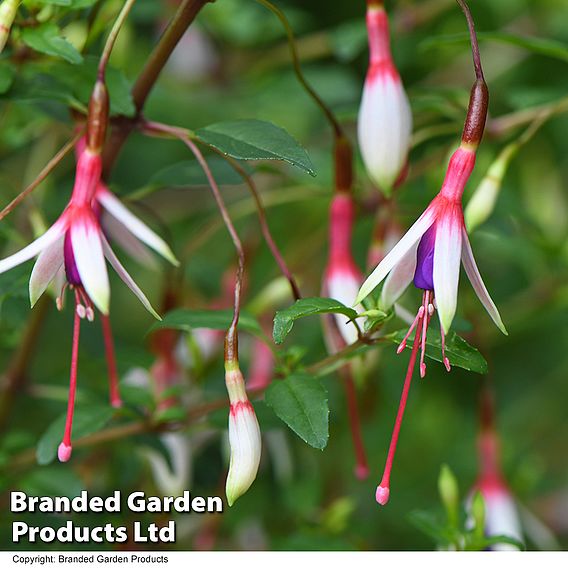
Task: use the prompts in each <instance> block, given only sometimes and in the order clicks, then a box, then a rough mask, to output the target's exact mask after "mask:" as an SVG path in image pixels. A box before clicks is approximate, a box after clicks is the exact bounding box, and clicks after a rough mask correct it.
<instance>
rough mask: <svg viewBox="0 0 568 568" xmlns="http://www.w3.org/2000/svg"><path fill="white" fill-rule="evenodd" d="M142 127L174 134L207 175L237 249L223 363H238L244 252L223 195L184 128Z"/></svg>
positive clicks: (166, 126)
mask: <svg viewBox="0 0 568 568" xmlns="http://www.w3.org/2000/svg"><path fill="white" fill-rule="evenodd" d="M144 128H145V129H146V130H147V131H149V132H157V133H164V134H167V135H171V136H174V137H176V138H178V139H179V140H180V141H181V142H183V143H184V144H185V145H186V146H187V147H188V148H189V149H190V150H191V152H192V153H193V155H194V156H195V158H196V160H197V161H198V162H199V165H200V166H201V168H202V169H203V172H204V173H205V177H207V181H208V182H209V187H210V188H211V191H212V192H213V197H214V198H215V201H216V203H217V207H218V208H219V211H220V213H221V217H222V218H223V221H224V223H225V226H226V227H227V230H228V232H229V235H230V236H231V240H232V241H233V245H234V247H235V249H236V251H237V257H238V265H237V274H236V278H235V291H234V311H233V319H232V321H231V325H230V326H229V329H228V330H227V333H226V336H225V365H227V364H233V363H234V364H235V365H238V340H237V325H238V323H239V315H240V312H241V294H242V287H243V276H244V267H245V252H244V248H243V244H242V242H241V239H240V237H239V235H238V233H237V230H236V229H235V226H234V225H233V221H232V220H231V217H230V215H229V212H228V210H227V206H226V205H225V202H224V200H223V196H222V195H221V191H220V189H219V186H218V185H217V182H216V181H215V178H214V177H213V173H212V172H211V168H209V165H208V164H207V160H205V158H204V156H203V154H202V153H201V150H200V149H199V147H198V146H197V144H196V143H195V142H194V141H193V140H192V139H191V138H190V137H189V135H188V133H187V131H186V130H184V129H183V128H177V127H175V126H168V125H166V124H160V123H156V122H145V123H144Z"/></svg>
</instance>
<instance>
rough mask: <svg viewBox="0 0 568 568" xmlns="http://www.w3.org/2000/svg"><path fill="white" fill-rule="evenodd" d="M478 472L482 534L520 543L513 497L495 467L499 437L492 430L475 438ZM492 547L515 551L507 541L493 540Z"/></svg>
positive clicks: (519, 527) (477, 487)
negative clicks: (482, 504) (482, 524)
mask: <svg viewBox="0 0 568 568" xmlns="http://www.w3.org/2000/svg"><path fill="white" fill-rule="evenodd" d="M478 448H479V461H480V475H479V478H478V480H477V483H476V484H475V489H477V490H479V491H480V492H481V494H482V496H483V500H484V502H485V534H486V536H488V537H492V536H508V537H511V538H514V539H515V540H518V541H519V542H523V533H522V529H521V523H520V519H519V514H518V512H517V507H516V505H515V499H514V498H513V496H512V495H511V492H510V490H509V488H508V487H507V484H506V482H505V480H504V479H503V476H502V474H501V469H500V467H499V457H498V455H499V440H498V438H497V434H496V432H495V431H494V430H492V429H484V430H483V431H482V432H481V434H480V436H479V440H478ZM491 549H492V550H517V547H516V546H513V545H512V544H508V543H497V544H493V545H492V546H491Z"/></svg>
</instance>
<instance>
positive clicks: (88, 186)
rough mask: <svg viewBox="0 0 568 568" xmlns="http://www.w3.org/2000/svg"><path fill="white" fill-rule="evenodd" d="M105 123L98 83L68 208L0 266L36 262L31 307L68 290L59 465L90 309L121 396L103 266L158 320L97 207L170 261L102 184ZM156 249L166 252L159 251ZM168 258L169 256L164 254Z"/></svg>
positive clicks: (66, 449)
mask: <svg viewBox="0 0 568 568" xmlns="http://www.w3.org/2000/svg"><path fill="white" fill-rule="evenodd" d="M107 119H108V93H107V91H106V87H105V86H104V84H103V83H102V82H101V81H97V83H96V84H95V88H94V90H93V95H92V97H91V102H90V105H89V118H88V121H87V124H88V126H87V137H86V143H85V144H84V145H82V147H81V148H80V149H79V151H78V158H77V166H76V173H75V184H74V187H73V192H72V195H71V199H70V200H69V203H68V205H67V207H66V208H65V210H64V211H63V213H62V214H61V216H60V217H59V219H58V220H57V221H56V222H55V223H54V224H53V225H52V226H51V227H50V228H49V229H48V230H47V231H46V232H45V233H44V234H43V235H42V236H41V237H39V238H38V239H36V240H35V241H33V242H32V243H31V244H29V245H28V246H27V247H24V248H23V249H22V250H20V251H19V252H17V253H15V254H13V255H11V256H9V257H7V258H5V259H3V260H0V273H3V272H6V271H7V270H10V269H11V268H13V267H15V266H17V265H19V264H22V263H23V262H25V261H27V260H29V259H31V258H33V257H35V256H37V261H36V263H35V265H34V268H33V270H32V274H31V277H30V283H29V292H30V302H31V304H32V306H33V305H34V304H35V303H36V302H37V300H38V299H39V298H40V297H41V295H42V294H43V293H44V292H45V290H46V289H47V287H48V286H49V284H50V283H51V282H52V281H57V282H61V290H60V293H59V296H58V298H57V307H58V308H59V309H62V307H63V304H64V299H65V292H66V290H67V289H69V290H70V291H71V292H72V293H73V296H74V300H75V315H74V327H73V342H72V354H71V373H70V388H69V399H68V406H67V421H66V425H65V432H64V436H63V441H62V443H61V445H60V446H59V450H58V457H59V459H60V461H68V460H69V458H70V457H71V451H72V448H71V432H72V423H73V412H74V403H75V391H76V385H77V363H78V356H79V334H80V324H81V320H82V319H85V318H86V319H87V320H89V321H93V319H94V317H95V307H96V308H97V309H98V310H99V311H100V312H101V315H102V323H103V330H104V337H105V348H106V354H107V363H108V367H109V379H110V387H111V403H112V404H113V405H114V406H119V405H120V404H121V402H120V396H119V393H118V386H117V373H116V365H115V361H114V346H113V344H112V337H111V333H110V322H109V320H108V313H109V305H110V286H109V280H108V273H107V268H106V261H105V259H106V260H108V261H109V263H110V264H111V266H112V267H113V268H114V269H115V271H116V272H117V274H118V275H119V276H120V278H121V279H122V280H123V281H124V282H125V283H126V285H127V286H128V287H129V288H130V289H131V290H132V292H134V294H135V295H136V296H137V297H138V299H139V300H140V301H141V302H142V304H143V305H144V307H146V309H147V310H148V311H149V312H150V313H152V315H154V316H155V317H157V318H158V319H159V315H158V314H157V313H156V311H155V310H154V308H153V307H152V306H151V304H150V302H149V301H148V299H147V298H146V296H145V295H144V293H143V292H142V290H140V288H139V287H138V285H137V284H136V283H135V282H134V280H133V279H132V277H131V276H130V275H129V274H128V272H127V271H126V270H125V268H124V267H123V266H122V264H121V262H120V261H119V260H118V258H117V257H116V255H115V254H114V252H113V250H112V249H111V247H110V245H109V243H108V241H107V239H106V236H105V234H104V231H103V230H102V228H101V225H100V221H99V217H100V206H101V205H102V206H103V207H104V208H106V209H107V210H108V211H109V212H110V213H111V214H112V215H113V216H115V217H116V218H117V219H119V220H120V221H121V222H122V223H123V225H124V227H126V228H128V229H130V231H131V232H132V233H133V234H134V235H135V236H136V237H138V238H140V239H141V240H143V241H144V242H146V243H147V244H148V245H149V246H151V247H153V248H155V249H156V250H158V252H161V253H162V254H164V252H166V256H167V257H168V258H169V259H170V260H172V261H175V258H174V257H173V254H171V251H169V248H168V247H167V245H165V243H163V241H162V240H161V239H160V238H159V237H158V236H157V235H155V233H153V231H151V230H150V229H149V228H148V227H146V226H145V225H144V224H143V223H142V222H141V221H140V220H139V219H137V218H136V217H134V216H133V215H132V213H130V212H129V211H128V210H126V209H125V208H124V207H123V206H122V204H120V203H119V202H118V200H116V198H114V196H112V194H110V192H108V190H106V189H104V187H103V186H102V184H101V171H102V158H101V149H102V144H103V142H104V132H105V128H106V120H107ZM161 243H163V245H165V246H166V249H164V247H163V246H161ZM168 252H169V254H168Z"/></svg>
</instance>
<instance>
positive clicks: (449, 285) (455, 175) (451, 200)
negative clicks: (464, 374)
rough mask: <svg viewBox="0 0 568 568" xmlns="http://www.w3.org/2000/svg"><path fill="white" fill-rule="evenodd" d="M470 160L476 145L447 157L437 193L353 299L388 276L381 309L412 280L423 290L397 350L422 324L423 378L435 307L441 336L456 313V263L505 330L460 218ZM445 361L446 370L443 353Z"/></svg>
mask: <svg viewBox="0 0 568 568" xmlns="http://www.w3.org/2000/svg"><path fill="white" fill-rule="evenodd" d="M474 164H475V149H474V148H471V147H469V146H468V145H467V144H462V145H461V146H460V147H459V148H458V149H457V150H456V151H455V152H454V154H453V156H452V157H451V159H450V163H449V166H448V170H447V172H446V178H445V180H444V183H443V185H442V189H441V190H440V192H439V193H438V195H437V196H436V197H435V198H434V199H433V201H432V202H431V203H430V205H429V206H428V207H427V208H426V211H424V213H423V214H422V215H421V216H420V217H419V218H418V220H417V221H416V222H415V223H414V225H412V227H411V228H410V229H409V230H408V231H407V233H406V234H405V235H404V236H403V237H402V239H401V240H400V241H399V242H398V243H397V244H396V245H395V246H394V247H393V249H392V250H391V251H390V252H389V253H388V254H387V255H386V256H385V258H384V259H383V260H382V262H381V263H380V264H379V265H378V266H377V267H376V268H375V270H374V271H373V272H372V273H371V275H370V276H369V277H368V278H367V280H365V282H364V283H363V285H362V286H361V290H360V291H359V295H358V296H357V300H356V302H357V303H359V302H361V301H362V300H363V299H364V298H366V297H367V296H368V294H369V293H370V292H371V291H372V290H373V289H374V288H375V287H376V286H377V285H378V284H380V283H381V282H382V281H383V280H384V279H385V278H386V277H387V275H388V278H387V280H386V282H385V285H384V287H383V290H382V294H381V300H382V304H383V307H390V306H392V305H393V304H394V302H396V300H398V298H399V297H400V296H401V295H402V293H403V292H404V290H406V288H407V287H408V285H409V284H410V282H412V281H413V282H414V285H415V286H416V287H417V288H419V289H421V290H423V301H422V306H421V307H420V309H419V310H418V313H417V315H416V318H415V320H414V322H413V324H412V325H411V327H410V330H409V332H408V334H407V336H406V337H405V339H404V341H403V343H401V345H400V347H399V351H402V349H404V347H405V344H406V340H407V338H408V337H409V335H410V333H411V332H412V331H413V330H414V328H415V327H416V326H417V325H418V324H421V326H422V330H421V332H420V335H421V336H422V355H421V365H420V373H421V375H422V376H424V374H425V372H426V367H425V364H424V351H425V345H426V331H427V328H428V324H429V322H430V319H431V317H432V315H433V313H434V311H435V309H436V308H437V310H438V316H439V318H440V324H441V335H442V338H443V337H444V335H445V334H447V333H448V331H449V329H450V326H451V324H452V321H453V318H454V315H455V312H456V305H457V293H458V281H459V269H460V261H461V262H462V263H463V266H464V269H465V271H466V274H467V276H468V278H469V280H470V282H471V284H472V286H473V288H474V290H475V292H476V293H477V296H478V298H479V299H480V301H481V303H482V304H483V306H484V307H485V309H486V310H487V312H488V313H489V315H490V316H491V318H492V319H493V321H494V322H495V324H496V325H497V327H499V329H500V330H501V331H502V332H503V333H505V334H506V333H507V331H506V329H505V326H504V325H503V322H502V320H501V316H500V315H499V311H498V310H497V308H496V306H495V304H494V302H493V300H492V299H491V297H490V296H489V293H488V292H487V288H486V287H485V284H484V283H483V280H482V278H481V275H480V273H479V269H478V268H477V264H476V262H475V258H474V257H473V252H472V249H471V245H470V243H469V238H468V235H467V231H466V228H465V224H464V220H463V211H462V203H461V198H462V194H463V191H464V188H465V184H466V183H467V180H468V179H469V176H470V174H471V172H472V170H473V166H474ZM442 345H443V341H442ZM444 364H445V365H446V368H448V370H449V361H448V360H447V358H446V357H445V356H444Z"/></svg>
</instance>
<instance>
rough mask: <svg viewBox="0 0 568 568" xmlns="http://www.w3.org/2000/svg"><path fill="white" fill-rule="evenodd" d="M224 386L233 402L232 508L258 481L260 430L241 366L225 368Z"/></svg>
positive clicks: (229, 485) (229, 478) (227, 489)
mask: <svg viewBox="0 0 568 568" xmlns="http://www.w3.org/2000/svg"><path fill="white" fill-rule="evenodd" d="M225 383H226V385H227V391H228V393H229V400H230V401H231V408H230V411H229V444H230V446H231V461H230V464H229V474H228V476H227V483H226V486H225V492H226V495H227V501H228V503H229V506H231V505H232V504H233V503H234V502H235V501H236V500H237V499H238V498H239V497H240V496H241V495H243V494H244V493H246V492H247V490H248V488H249V487H250V486H251V485H252V482H253V481H254V480H255V478H256V473H257V471H258V466H259V463H260V453H261V439H260V427H259V425H258V420H257V419H256V414H255V413H254V408H253V407H252V404H251V403H250V402H249V400H248V397H247V393H246V390H245V382H244V379H243V375H242V373H241V371H240V369H239V367H238V364H236V363H234V362H231V363H227V364H226V365H225Z"/></svg>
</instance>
